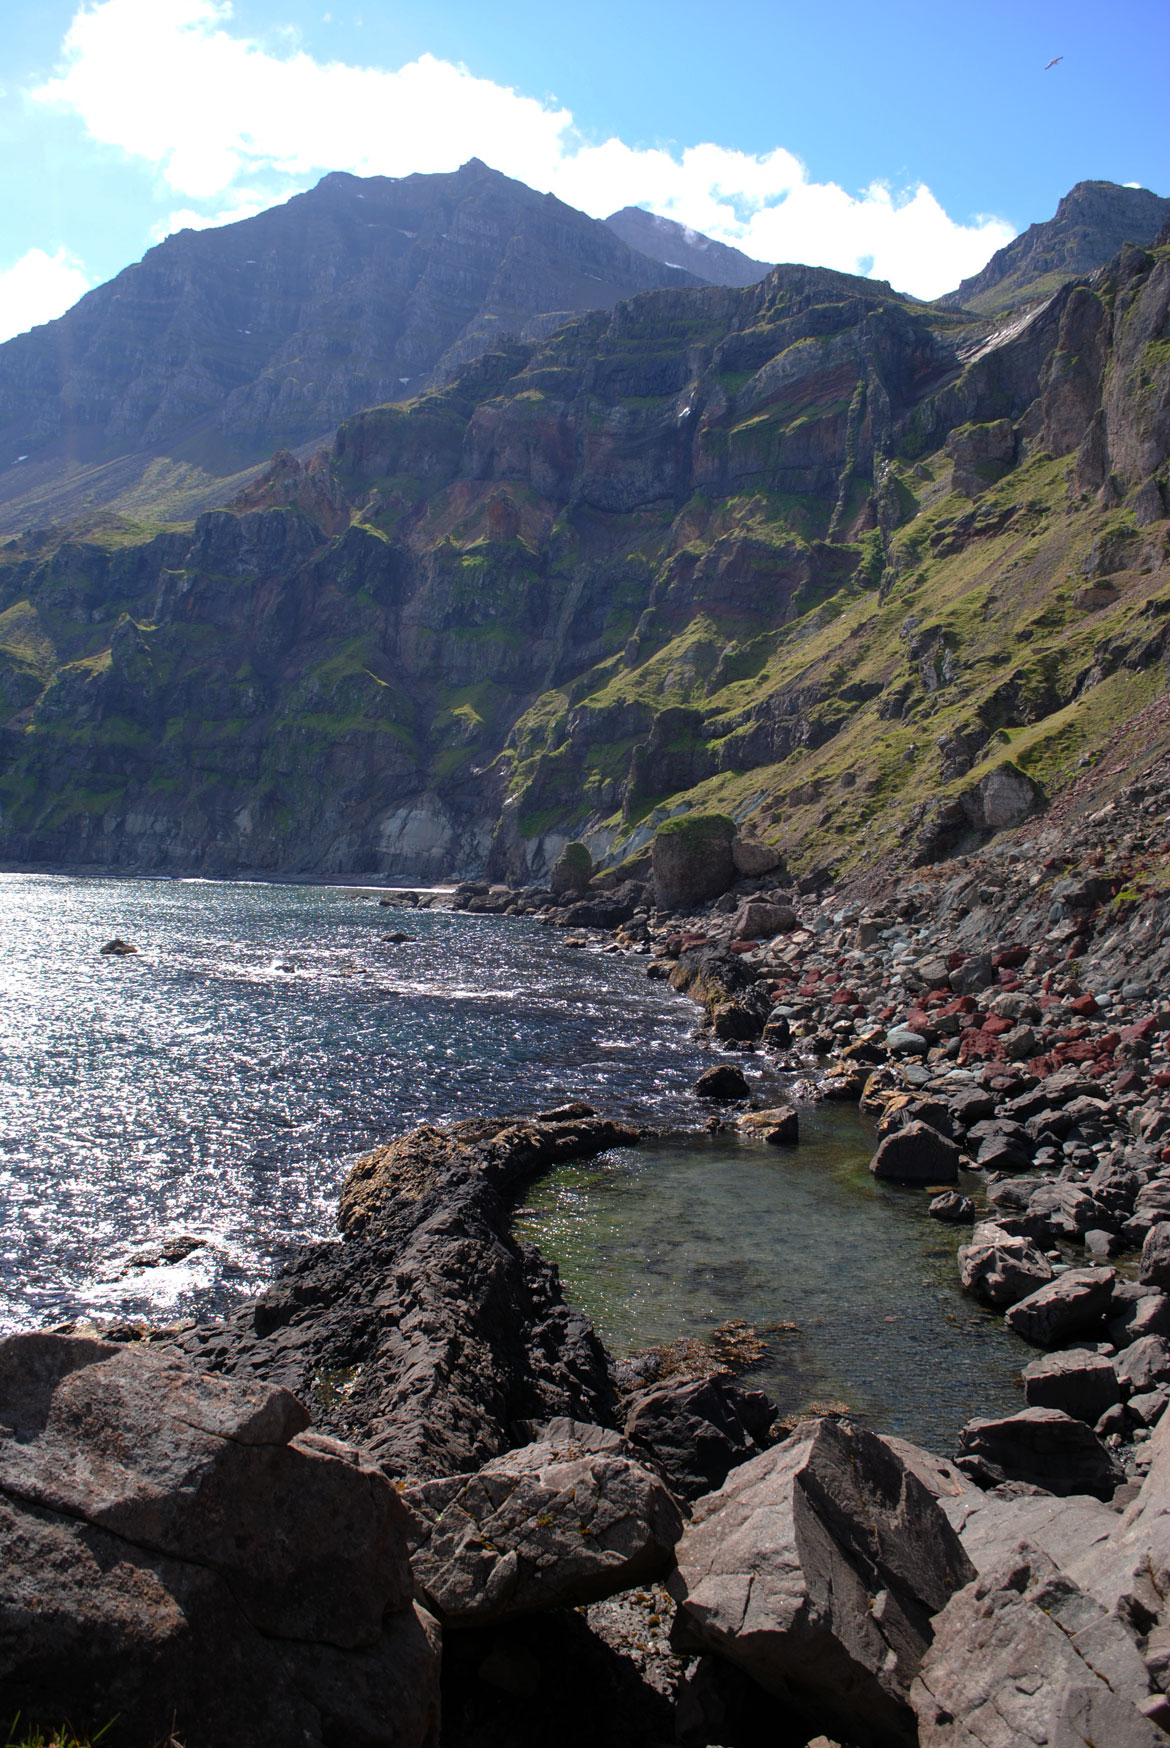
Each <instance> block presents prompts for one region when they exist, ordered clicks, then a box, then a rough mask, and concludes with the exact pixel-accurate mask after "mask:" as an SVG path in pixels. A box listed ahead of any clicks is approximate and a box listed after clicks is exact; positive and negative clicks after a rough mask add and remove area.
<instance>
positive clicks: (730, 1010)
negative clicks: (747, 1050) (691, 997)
mask: <svg viewBox="0 0 1170 1748" xmlns="http://www.w3.org/2000/svg"><path fill="white" fill-rule="evenodd" d="M711 1029H712V1031H713V1032H714V1033H715V1036H716V1037H717V1038H720V1039H722V1040H723V1041H724V1042H725V1043H733V1042H738V1043H747V1042H750V1041H751V1039H753V1038H758V1037H759V1035H760V1030H761V1025H760V1016H759V1014H758V1013H756V1012H755V1011H754V1009H752V1008H750V1007H748V1006H746V1004H745V1003H743V1002H739V1001H721V1002H716V1004H715V1006H714V1007H713V1008H712V1009H711Z"/></svg>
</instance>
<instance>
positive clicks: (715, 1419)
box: [626, 1372, 776, 1499]
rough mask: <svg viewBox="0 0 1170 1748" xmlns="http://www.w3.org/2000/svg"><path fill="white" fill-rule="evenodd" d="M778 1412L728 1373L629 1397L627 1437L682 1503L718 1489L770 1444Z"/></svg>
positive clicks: (674, 1384)
mask: <svg viewBox="0 0 1170 1748" xmlns="http://www.w3.org/2000/svg"><path fill="white" fill-rule="evenodd" d="M775 1417H776V1407H775V1404H774V1403H773V1402H771V1401H770V1400H769V1398H768V1397H767V1396H766V1395H765V1393H764V1392H763V1391H762V1390H752V1389H750V1388H749V1387H748V1386H747V1385H746V1384H742V1383H740V1381H739V1380H738V1379H737V1378H735V1377H733V1376H732V1375H731V1374H730V1373H726V1372H725V1373H716V1374H715V1375H714V1376H713V1377H709V1378H688V1379H684V1380H683V1381H682V1382H679V1383H668V1384H663V1385H660V1386H659V1387H658V1388H656V1389H653V1390H643V1391H641V1392H639V1393H638V1394H637V1395H635V1396H632V1397H630V1399H629V1403H628V1406H627V1411H626V1437H627V1438H628V1439H629V1441H630V1443H631V1445H633V1447H634V1448H635V1449H636V1450H641V1451H644V1452H645V1453H646V1455H647V1456H648V1457H649V1458H650V1459H651V1460H652V1461H653V1463H654V1465H655V1467H656V1468H657V1469H659V1470H660V1471H661V1472H662V1474H663V1475H664V1476H665V1477H666V1480H667V1482H668V1484H669V1486H670V1488H671V1491H672V1492H674V1493H675V1494H677V1496H678V1497H679V1498H680V1499H698V1498H699V1497H700V1496H701V1495H702V1494H704V1493H710V1492H712V1491H713V1490H714V1489H715V1488H716V1487H721V1486H722V1485H723V1483H724V1481H726V1479H727V1477H728V1475H729V1474H730V1473H731V1471H732V1469H733V1468H736V1467H737V1466H738V1465H739V1464H740V1463H744V1462H747V1461H748V1460H749V1459H750V1458H752V1457H756V1456H759V1454H760V1452H761V1451H762V1450H763V1449H765V1447H766V1446H767V1445H768V1443H769V1442H770V1441H769V1439H768V1429H769V1427H770V1426H771V1424H772V1422H773V1420H774V1419H775Z"/></svg>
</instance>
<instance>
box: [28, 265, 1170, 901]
mask: <svg viewBox="0 0 1170 1748" xmlns="http://www.w3.org/2000/svg"><path fill="white" fill-rule="evenodd" d="M1168 311H1170V251H1168V250H1167V249H1165V248H1162V249H1159V250H1156V251H1154V252H1152V253H1148V252H1144V251H1135V250H1129V251H1126V252H1124V253H1123V254H1122V256H1121V257H1119V258H1118V260H1117V261H1116V262H1114V263H1113V264H1112V266H1111V267H1110V268H1109V269H1108V270H1107V272H1105V273H1103V274H1101V275H1098V276H1097V277H1096V278H1095V279H1094V280H1093V281H1092V282H1091V283H1089V284H1082V285H1075V286H1072V287H1066V288H1065V289H1064V290H1062V291H1061V292H1060V293H1059V294H1058V295H1057V296H1056V297H1054V298H1053V299H1051V300H1049V302H1048V303H1047V304H1044V305H1042V306H1040V307H1039V308H1038V309H1036V310H1034V311H1033V312H1032V313H1031V314H1030V315H1029V316H1027V317H1026V318H1025V319H1022V320H1016V321H1014V322H1010V323H1008V324H1006V325H1001V326H1000V327H999V328H994V327H993V326H991V325H989V324H988V323H986V322H982V323H981V322H978V321H974V320H972V319H971V318H969V317H967V316H963V315H960V314H955V313H949V312H939V311H938V310H936V309H930V308H926V307H924V306H922V305H920V304H916V303H914V302H912V301H909V300H903V299H901V298H899V297H897V296H896V295H895V294H894V293H892V292H891V291H890V290H889V288H888V287H885V286H882V285H880V284H877V283H875V282H873V281H870V280H862V279H853V278H850V277H849V276H847V275H842V274H836V273H830V272H826V271H821V270H813V269H806V268H780V269H777V270H775V271H774V272H773V273H772V274H771V275H770V276H769V277H768V278H767V279H766V280H765V281H763V282H762V283H761V284H759V285H757V286H753V287H750V288H748V289H744V290H736V289H731V288H714V287H712V288H707V289H700V290H685V291H684V290H680V291H659V292H654V293H650V294H648V295H645V296H642V297H638V298H634V299H632V300H629V301H625V302H622V303H620V304H618V305H617V306H616V307H615V308H614V309H613V311H611V312H604V311H601V312H593V313H591V314H588V315H585V316H583V317H581V318H579V319H578V320H576V321H575V322H572V323H570V324H568V325H567V326H564V327H562V328H561V329H559V330H558V332H556V333H555V334H554V335H552V336H551V337H550V338H549V339H548V340H546V341H537V342H531V343H528V344H524V345H521V344H515V345H512V346H509V347H505V348H501V349H499V350H497V351H493V352H490V353H488V354H486V355H485V356H484V357H482V358H481V359H480V360H479V361H477V362H476V363H475V364H473V365H472V366H470V367H468V368H467V369H466V370H465V371H464V372H463V373H462V374H461V375H460V377H459V378H458V380H457V381H455V382H454V383H452V384H451V385H450V386H448V387H446V388H443V389H441V390H439V391H437V392H434V393H432V394H428V395H425V396H423V397H421V398H419V399H417V400H415V401H411V402H409V403H407V404H401V405H388V406H382V407H377V408H374V409H372V410H369V411H367V412H364V413H362V414H360V415H358V416H357V417H355V418H353V419H351V420H349V421H348V422H347V423H346V424H345V425H343V427H342V429H341V431H340V432H339V435H338V438H337V441H336V444H335V446H334V448H333V449H332V451H331V452H330V453H329V454H327V455H323V456H320V457H318V458H317V459H316V460H315V461H314V462H313V463H311V464H310V465H309V466H307V467H306V466H304V465H303V464H302V463H300V462H298V461H297V460H296V458H295V457H292V456H289V455H285V456H282V457H279V458H278V459H277V462H276V463H275V464H274V465H273V467H272V468H271V469H270V471H269V473H268V475H267V476H265V477H263V478H261V479H259V480H257V481H256V482H254V483H253V484H252V485H251V486H250V487H249V488H248V490H247V492H246V493H245V494H244V496H243V497H242V498H241V500H240V501H239V502H238V503H237V504H236V505H235V507H234V508H232V509H229V510H226V511H218V512H214V513H210V514H207V515H204V516H201V517H200V518H198V519H197V520H196V522H195V523H194V525H193V526H178V527H173V528H169V529H160V530H156V531H151V530H147V529H141V528H135V527H133V526H131V525H128V524H125V523H121V522H118V521H116V520H111V521H110V523H109V525H108V526H107V527H106V528H105V530H104V531H98V532H97V533H95V534H94V535H92V536H91V537H89V538H88V539H86V540H85V541H73V542H68V541H67V542H65V543H63V544H62V543H58V541H56V540H54V539H53V538H51V537H44V538H43V539H42V540H38V538H37V537H27V538H25V539H23V540H20V541H14V542H9V543H8V545H7V546H6V547H4V548H2V549H0V661H2V667H0V691H2V694H3V699H4V703H3V710H4V718H5V721H6V727H5V730H4V742H3V770H2V775H0V806H2V809H3V818H2V821H0V834H2V835H0V852H2V853H3V854H5V855H6V856H8V857H10V858H23V859H35V858H42V859H46V860H52V861H54V862H58V863H69V862H85V861H94V862H101V863H109V864H113V865H122V866H125V865H129V864H135V863H141V864H145V865H149V866H156V867H158V866H174V867H188V868H190V867H202V868H206V869H219V870H229V869H232V868H240V867H250V868H285V869H296V870H299V871H303V872H308V871H323V872H342V871H371V870H375V869H379V870H382V871H384V872H389V873H394V874H399V875H407V876H418V877H422V876H433V875H437V874H441V873H449V872H455V871H460V872H470V871H473V870H476V869H479V868H482V867H484V866H485V865H487V866H490V867H491V868H492V869H493V870H495V871H504V870H507V871H509V872H512V873H523V872H526V871H527V872H532V871H536V872H540V871H542V870H544V869H546V868H547V867H548V866H549V864H550V862H551V860H552V859H553V858H554V857H555V855H556V854H557V853H558V851H559V849H560V847H561V846H562V844H563V843H564V841H565V839H566V837H567V836H572V837H578V836H581V835H584V836H585V837H586V839H587V841H588V842H589V844H590V847H591V848H592V849H593V850H594V852H595V854H597V855H609V856H610V858H611V859H612V860H618V859H620V858H621V857H622V856H624V855H626V854H627V853H630V852H636V851H637V850H638V848H639V846H640V845H641V844H642V843H644V842H645V841H646V838H647V836H648V834H649V832H650V830H651V829H652V826H653V822H654V820H655V819H656V818H661V817H662V810H663V809H664V808H673V807H678V806H680V805H684V804H686V803H688V802H690V803H702V804H703V805H704V806H716V807H717V808H719V809H720V810H722V811H729V812H732V813H733V814H734V815H735V816H736V817H737V818H738V819H743V818H746V817H748V816H750V817H751V818H752V820H753V822H754V823H755V824H756V825H757V826H759V827H761V828H762V829H764V830H765V831H766V832H767V833H768V835H769V836H771V837H772V838H773V839H774V840H775V841H777V842H778V843H780V844H782V845H783V846H784V847H785V848H786V849H787V850H788V852H789V855H790V860H792V862H793V864H794V865H795V866H797V867H798V868H799V867H800V866H801V865H802V864H803V863H806V862H807V863H809V864H810V865H811V863H812V862H813V861H815V860H818V859H820V860H825V859H831V860H833V861H835V862H838V863H841V862H842V861H845V862H847V861H849V860H851V859H852V860H857V859H858V858H860V857H862V856H872V855H873V854H874V853H878V852H881V851H884V850H892V849H894V848H896V847H897V846H898V845H899V844H903V843H904V844H905V845H906V846H907V847H908V849H909V850H912V851H913V853H914V855H916V856H925V855H931V854H935V853H940V852H941V850H942V849H943V848H945V847H946V845H947V844H949V843H951V842H953V841H954V839H955V837H956V834H957V833H958V834H960V835H961V830H962V822H963V821H964V820H966V821H967V822H968V824H969V825H971V826H972V828H973V829H980V828H982V827H986V826H990V825H993V824H994V823H996V821H997V820H998V814H997V812H996V809H997V807H998V806H999V802H998V801H994V803H993V799H989V797H991V798H994V796H998V795H999V794H1000V790H1003V792H1004V793H1008V792H1009V791H1010V794H1011V795H1012V796H1014V797H1016V798H1017V799H1018V798H1019V796H1020V795H1023V796H1025V797H1028V796H1035V797H1038V798H1041V799H1042V797H1043V795H1044V794H1045V793H1048V792H1051V791H1052V790H1054V789H1055V788H1058V787H1060V785H1061V784H1062V783H1063V782H1065V781H1067V780H1069V777H1070V773H1071V772H1072V771H1073V770H1075V766H1076V759H1077V758H1078V757H1079V756H1080V755H1081V753H1082V751H1083V750H1086V749H1087V748H1088V747H1090V746H1091V745H1092V744H1094V737H1096V739H1098V740H1099V738H1100V736H1101V735H1102V734H1105V733H1107V732H1108V731H1109V730H1110V728H1111V727H1113V726H1115V725H1116V724H1118V723H1120V722H1122V721H1124V720H1125V718H1126V716H1127V715H1128V714H1129V713H1131V712H1132V711H1133V710H1135V709H1137V708H1139V707H1140V706H1141V705H1142V704H1144V703H1145V702H1147V701H1148V699H1147V694H1148V692H1149V689H1150V687H1151V686H1158V685H1160V684H1161V681H1160V679H1159V677H1158V676H1159V667H1158V663H1159V662H1160V659H1161V653H1160V652H1161V650H1162V642H1163V641H1164V639H1163V631H1162V627H1163V625H1164V624H1165V623H1167V621H1166V620H1164V619H1163V617H1162V615H1163V612H1164V611H1165V610H1166V608H1167V607H1168V606H1170V575H1168V574H1167V571H1166V569H1165V566H1166V557H1167V538H1168V532H1167V524H1166V519H1165V509H1166V499H1165V496H1164V493H1165V489H1166V457H1167V454H1168V452H1170V370H1168V368H1167V352H1166V348H1167V344H1168V343H1170V325H1168ZM1005 761H1006V762H1008V763H1009V764H1010V765H1011V772H1009V774H1008V777H1007V779H1006V780H1005V782H1006V787H1005V783H999V787H998V788H997V787H996V783H992V784H990V786H989V785H988V784H987V783H986V782H985V781H984V779H985V778H987V777H988V775H989V774H990V773H993V772H994V771H996V770H997V769H999V768H1001V767H1003V766H1004V764H1005ZM1011 773H1016V775H1012V774H1011ZM1017 779H1018V780H1017ZM997 781H998V779H997ZM981 785H982V787H981ZM970 796H974V797H975V799H974V800H971V799H967V800H963V799H962V798H963V797H970ZM1014 804H1015V803H1014V802H1013V805H1014ZM948 809H949V811H948ZM932 810H933V811H932ZM956 810H957V811H956ZM993 815H994V816H995V817H994V818H993V817H992V816H993ZM956 822H958V823H956ZM999 823H1002V821H1000V822H999Z"/></svg>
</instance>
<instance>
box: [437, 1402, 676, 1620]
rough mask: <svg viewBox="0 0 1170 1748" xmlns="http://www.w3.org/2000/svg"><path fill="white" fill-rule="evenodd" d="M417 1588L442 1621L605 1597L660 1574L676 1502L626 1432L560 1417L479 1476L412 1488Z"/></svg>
mask: <svg viewBox="0 0 1170 1748" xmlns="http://www.w3.org/2000/svg"><path fill="white" fill-rule="evenodd" d="M402 1499H403V1502H404V1503H405V1505H406V1507H407V1510H408V1511H409V1513H410V1517H411V1520H412V1521H411V1528H410V1542H411V1556H412V1562H413V1566H414V1576H415V1583H416V1585H417V1587H418V1593H419V1596H420V1598H421V1600H422V1601H423V1602H425V1604H426V1606H427V1608H428V1609H430V1610H432V1611H433V1612H434V1613H435V1614H436V1615H438V1617H439V1618H440V1620H441V1621H442V1622H443V1624H444V1625H451V1626H461V1627H467V1626H486V1625H488V1624H490V1623H492V1622H494V1621H501V1620H506V1619H508V1618H509V1617H510V1616H512V1615H519V1614H530V1613H532V1612H533V1611H535V1610H537V1609H546V1608H572V1607H576V1606H578V1605H579V1604H582V1603H588V1602H598V1601H600V1599H601V1598H602V1597H606V1596H614V1595H616V1594H617V1593H618V1592H619V1591H622V1590H629V1589H630V1588H631V1587H632V1586H633V1585H635V1584H646V1583H649V1582H651V1581H652V1580H653V1579H655V1578H660V1577H662V1576H663V1575H664V1574H665V1571H666V1569H667V1567H668V1565H669V1563H670V1555H671V1551H672V1549H673V1548H674V1545H675V1543H676V1542H677V1540H678V1538H679V1535H680V1534H681V1532H682V1517H681V1515H680V1513H679V1509H678V1506H677V1505H676V1504H675V1502H674V1500H673V1498H672V1497H671V1495H670V1493H669V1492H668V1491H667V1489H666V1488H665V1487H664V1486H663V1484H662V1482H661V1481H660V1480H659V1479H658V1476H657V1475H654V1474H652V1473H651V1472H650V1470H648V1469H646V1468H644V1467H643V1466H642V1465H641V1464H639V1463H637V1462H634V1461H633V1460H632V1459H631V1457H630V1455H629V1451H628V1447H627V1446H626V1445H625V1444H624V1442H623V1441H622V1439H621V1438H620V1437H619V1436H618V1434H617V1433H615V1432H611V1431H608V1430H606V1429H605V1428H602V1427H598V1426H581V1425H578V1424H576V1423H575V1422H573V1421H569V1420H561V1421H555V1422H553V1423H552V1425H550V1426H549V1427H548V1428H547V1429H546V1430H545V1433H544V1435H543V1437H542V1438H540V1439H539V1440H538V1441H537V1442H536V1443H534V1444H530V1445H526V1446H524V1447H523V1448H522V1449H521V1450H516V1451H509V1452H508V1454H507V1455H506V1456H502V1457H496V1458H495V1459H494V1460H493V1461H492V1462H490V1463H487V1464H485V1465H484V1467H483V1468H482V1469H480V1470H479V1472H478V1474H475V1475H454V1476H451V1477H449V1478H448V1479H446V1480H441V1481H424V1482H421V1483H419V1484H418V1485H416V1486H413V1487H406V1488H404V1489H403V1491H402Z"/></svg>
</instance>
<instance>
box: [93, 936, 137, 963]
mask: <svg viewBox="0 0 1170 1748" xmlns="http://www.w3.org/2000/svg"><path fill="white" fill-rule="evenodd" d="M137 951H138V948H137V947H133V946H131V944H130V942H129V941H123V940H122V939H121V938H120V937H119V936H118V935H115V936H114V938H113V940H112V941H107V942H106V944H105V946H104V947H99V948H98V952H99V953H101V954H103V955H104V956H105V957H106V958H110V959H125V958H126V956H127V955H128V954H130V953H137Z"/></svg>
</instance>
